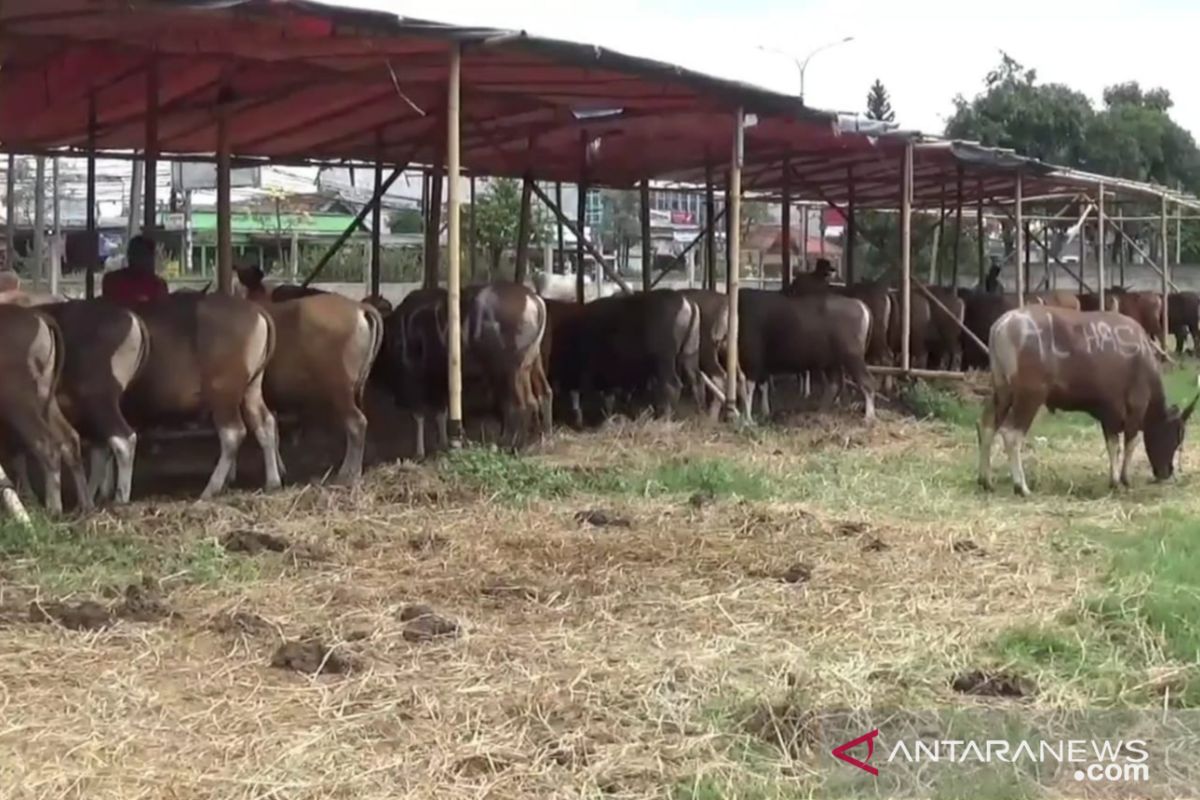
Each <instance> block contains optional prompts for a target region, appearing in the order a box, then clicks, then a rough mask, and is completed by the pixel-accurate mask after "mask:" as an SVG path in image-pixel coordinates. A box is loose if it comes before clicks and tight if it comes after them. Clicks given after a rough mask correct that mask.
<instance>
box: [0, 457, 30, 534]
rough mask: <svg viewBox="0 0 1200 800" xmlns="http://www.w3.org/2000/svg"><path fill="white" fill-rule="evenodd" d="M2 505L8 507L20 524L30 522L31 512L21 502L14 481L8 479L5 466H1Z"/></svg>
mask: <svg viewBox="0 0 1200 800" xmlns="http://www.w3.org/2000/svg"><path fill="white" fill-rule="evenodd" d="M0 506H2V507H3V508H5V509H7V510H8V513H9V514H10V515H11V516H12V517H13V519H15V520H16V521H17V522H18V523H19V524H21V525H28V524H29V512H27V511H26V510H25V506H24V505H22V504H21V498H20V497H19V496H18V495H17V492H16V489H15V488H14V487H13V484H12V481H10V480H9V479H8V475H6V474H5V472H4V467H2V466H0Z"/></svg>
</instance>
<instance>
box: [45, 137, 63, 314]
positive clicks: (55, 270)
mask: <svg viewBox="0 0 1200 800" xmlns="http://www.w3.org/2000/svg"><path fill="white" fill-rule="evenodd" d="M50 175H51V184H52V185H53V187H54V188H53V190H52V193H51V195H50V196H51V198H52V199H51V203H50V208H51V209H52V210H53V214H52V215H51V219H50V222H51V230H53V231H54V236H53V238H52V239H51V240H50V241H51V244H52V245H55V246H53V247H51V248H50V252H49V259H48V260H47V263H46V266H47V268H48V272H47V277H48V278H49V280H48V281H47V283H48V287H47V288H48V291H49V292H50V294H53V295H57V294H58V280H59V277H61V273H62V261H61V257H62V255H63V251H62V250H60V249H59V248H61V247H62V246H63V238H62V200H61V196H60V195H59V191H58V189H59V184H58V177H59V171H58V158H57V157H56V158H52V159H51V160H50Z"/></svg>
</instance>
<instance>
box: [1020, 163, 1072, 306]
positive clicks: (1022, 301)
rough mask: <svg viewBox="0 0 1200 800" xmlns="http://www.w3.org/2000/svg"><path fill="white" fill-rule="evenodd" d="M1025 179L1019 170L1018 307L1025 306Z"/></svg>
mask: <svg viewBox="0 0 1200 800" xmlns="http://www.w3.org/2000/svg"><path fill="white" fill-rule="evenodd" d="M1024 193H1025V179H1024V175H1022V173H1021V171H1020V170H1017V178H1016V187H1015V197H1014V199H1013V207H1014V209H1015V211H1016V214H1017V220H1016V226H1015V228H1016V235H1017V246H1016V251H1017V305H1018V306H1023V305H1025V269H1024V267H1023V266H1022V264H1021V254H1022V253H1024V252H1025V241H1024V239H1025V220H1024V216H1025V200H1024V197H1023V196H1024ZM1080 272H1081V273H1082V272H1083V265H1082V264H1081V265H1080Z"/></svg>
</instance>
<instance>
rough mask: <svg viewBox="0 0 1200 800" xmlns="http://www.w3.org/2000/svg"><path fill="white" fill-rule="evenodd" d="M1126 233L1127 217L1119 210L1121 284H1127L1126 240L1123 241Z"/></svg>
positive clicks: (1117, 242)
mask: <svg viewBox="0 0 1200 800" xmlns="http://www.w3.org/2000/svg"><path fill="white" fill-rule="evenodd" d="M1124 235H1125V219H1124V218H1123V217H1122V216H1121V212H1120V211H1117V237H1116V240H1117V241H1116V244H1117V268H1118V269H1119V270H1120V273H1121V286H1124V285H1125V251H1126V247H1125V242H1123V241H1121V237H1122V236H1124Z"/></svg>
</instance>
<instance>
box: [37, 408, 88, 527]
mask: <svg viewBox="0 0 1200 800" xmlns="http://www.w3.org/2000/svg"><path fill="white" fill-rule="evenodd" d="M46 413H47V417H48V419H49V422H50V430H51V432H52V434H53V436H54V438H55V439H56V440H57V441H58V446H59V448H60V449H61V450H62V463H65V465H66V467H67V471H68V472H70V474H71V483H72V485H73V486H74V488H75V498H76V502H77V503H78V504H79V508H80V510H82V511H91V510H92V508H93V507H94V504H93V503H92V496H91V494H90V493H89V492H88V480H87V475H86V474H85V473H84V471H83V448H82V447H81V446H80V444H79V434H78V433H76V432H75V428H73V427H72V426H71V423H70V422H68V421H67V418H66V417H65V416H63V413H62V409H61V408H60V407H59V405H58V402H57V401H56V400H51V401H50V404H49V406H48V408H47V410H46Z"/></svg>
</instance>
